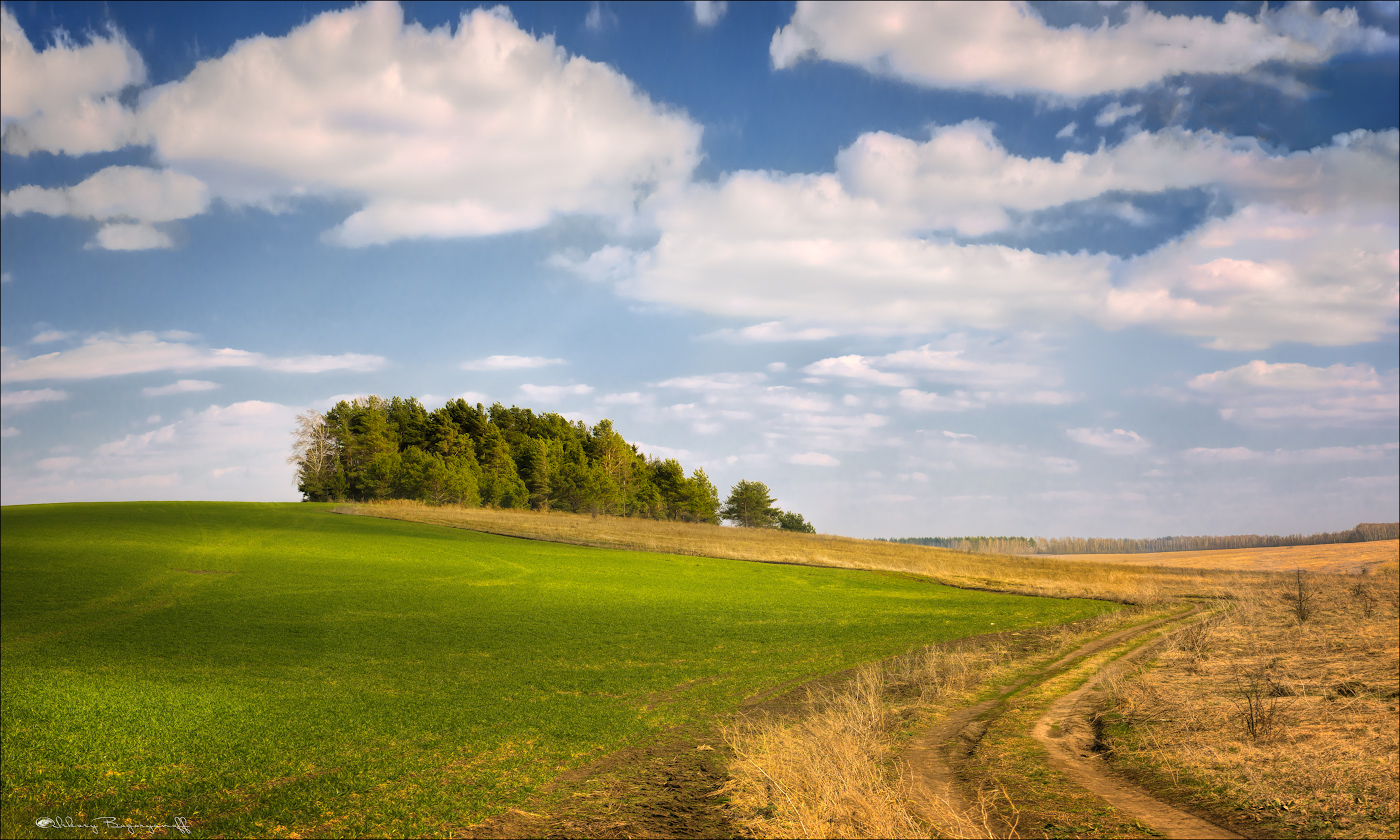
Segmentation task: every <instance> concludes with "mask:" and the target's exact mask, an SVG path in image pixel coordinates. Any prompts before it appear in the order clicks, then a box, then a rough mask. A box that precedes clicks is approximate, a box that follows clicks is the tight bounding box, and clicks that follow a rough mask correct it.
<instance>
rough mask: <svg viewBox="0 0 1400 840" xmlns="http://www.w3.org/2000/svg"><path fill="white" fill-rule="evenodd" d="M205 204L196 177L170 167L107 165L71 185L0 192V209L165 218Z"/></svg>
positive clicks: (191, 211) (206, 193)
mask: <svg viewBox="0 0 1400 840" xmlns="http://www.w3.org/2000/svg"><path fill="white" fill-rule="evenodd" d="M208 206H209V190H208V188H207V187H206V186H205V185H204V184H203V182H201V181H200V180H199V179H198V178H194V177H191V176H189V175H186V174H184V173H182V172H176V171H174V170H170V169H165V170H158V169H149V168H147V167H144V166H109V167H107V168H106V169H103V170H100V171H99V172H97V173H96V174H94V175H92V176H91V177H89V178H88V179H87V180H85V181H83V182H81V183H79V184H77V185H75V186H72V187H58V188H53V189H48V188H44V187H35V186H25V187H19V188H17V189H13V190H11V191H9V192H7V193H5V195H4V198H3V211H2V212H3V213H4V214H5V215H9V214H11V213H13V214H16V215H19V214H23V213H43V214H44V215H47V216H75V217H77V218H80V219H98V220H102V221H105V220H107V219H131V220H135V221H140V222H170V221H174V220H176V219H187V218H189V217H190V216H196V215H199V214H200V213H203V212H204V211H205V209H207V208H208Z"/></svg>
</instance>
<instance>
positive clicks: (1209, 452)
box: [1182, 443, 1400, 465]
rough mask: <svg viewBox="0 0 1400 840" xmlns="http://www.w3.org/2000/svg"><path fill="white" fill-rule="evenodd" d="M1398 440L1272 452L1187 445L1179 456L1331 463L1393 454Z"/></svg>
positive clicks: (1203, 459) (1216, 461)
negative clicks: (1187, 447)
mask: <svg viewBox="0 0 1400 840" xmlns="http://www.w3.org/2000/svg"><path fill="white" fill-rule="evenodd" d="M1397 449H1400V444H1395V443H1382V444H1365V445H1361V446H1324V447H1318V448H1315V449H1275V450H1273V451H1272V452H1256V451H1254V450H1252V449H1249V448H1248V447H1245V446H1232V447H1228V448H1222V449H1211V448H1208V447H1199V446H1198V447H1195V448H1192V449H1187V450H1186V451H1184V452H1183V453H1182V456H1183V457H1184V458H1185V459H1186V460H1188V461H1192V462H1195V463H1199V464H1238V463H1243V462H1246V461H1257V462H1259V463H1264V464H1280V465H1292V464H1331V463H1347V462H1355V461H1383V460H1386V459H1388V458H1394V457H1395V454H1396V451H1397Z"/></svg>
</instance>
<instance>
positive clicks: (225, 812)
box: [0, 503, 1106, 837]
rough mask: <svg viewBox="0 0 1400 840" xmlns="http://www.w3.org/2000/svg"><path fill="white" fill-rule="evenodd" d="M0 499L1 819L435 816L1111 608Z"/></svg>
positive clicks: (509, 798)
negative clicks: (919, 650)
mask: <svg viewBox="0 0 1400 840" xmlns="http://www.w3.org/2000/svg"><path fill="white" fill-rule="evenodd" d="M0 516H2V517H3V522H2V523H0V527H2V528H3V579H4V588H3V593H2V594H3V616H4V620H3V624H2V625H0V645H2V647H0V651H2V652H3V675H4V679H3V707H4V716H3V748H4V760H3V781H4V793H3V796H4V798H3V810H4V813H3V825H0V829H3V833H4V834H5V835H6V836H13V835H14V834H15V833H16V832H25V833H33V832H34V831H35V830H34V829H33V828H32V825H33V819H34V818H35V817H36V816H71V817H73V818H75V819H79V820H81V819H82V818H84V817H86V818H92V817H99V816H114V817H118V818H120V819H122V820H131V821H135V822H148V823H149V822H169V821H171V820H172V819H173V818H174V817H175V816H183V817H186V818H188V819H190V820H192V821H193V822H194V823H195V826H196V832H195V833H196V834H197V835H208V834H228V835H246V834H255V835H273V836H276V835H282V836H285V835H287V834H290V833H293V832H305V831H312V830H317V831H319V832H320V833H326V834H339V835H354V834H366V833H368V834H391V835H404V834H419V833H439V832H444V831H446V830H449V829H450V828H451V827H453V826H460V825H464V824H468V823H471V822H474V821H476V820H479V819H481V818H482V817H484V816H486V815H488V814H491V813H494V812H498V811H500V810H503V809H504V808H506V807H508V806H510V805H512V804H514V803H518V802H520V801H522V800H523V799H524V797H525V796H527V795H528V794H529V793H530V791H531V790H533V789H535V788H536V787H538V785H539V784H541V783H543V782H544V781H546V780H548V779H549V778H552V777H553V776H555V775H557V773H558V772H560V771H561V770H562V769H564V768H567V767H572V766H577V765H579V764H582V763H584V762H586V761H588V760H589V759H590V758H593V757H595V756H597V755H598V754H599V753H601V752H605V751H612V750H614V749H616V748H618V747H619V746H621V745H623V744H626V743H629V742H635V741H636V740H637V739H639V738H642V737H645V736H646V735H647V733H652V732H656V731H658V730H661V729H664V728H666V727H670V726H674V725H680V724H687V723H699V722H704V721H707V720H708V719H710V718H711V717H712V716H713V715H714V714H716V713H722V712H724V711H726V710H728V709H732V708H733V707H734V706H735V705H736V704H737V702H738V701H739V700H740V699H742V698H743V697H745V696H747V695H749V694H751V693H754V692H756V691H759V690H761V689H763V688H765V687H767V686H771V685H774V684H776V683H780V682H783V681H785V680H789V679H793V678H798V677H805V676H809V675H814V674H818V673H823V672H827V671H831V670H834V669H838V668H842V667H846V666H849V665H851V664H853V663H856V662H860V661H864V660H870V659H874V658H878V657H882V656H886V655H889V654H892V653H895V652H898V651H902V650H904V649H906V648H907V647H909V646H910V645H914V644H919V643H927V642H932V641H937V640H940V639H948V638H956V637H960V636H966V635H972V634H977V633H983V632H986V631H988V630H1000V629H1008V628H1011V627H1016V626H1028V625H1044V624H1052V623H1060V622H1064V621H1069V620H1072V619H1075V618H1078V617H1082V616H1085V615H1089V614H1093V613H1096V612H1100V611H1102V610H1104V609H1106V607H1105V605H1103V604H1098V603H1090V602H1083V601H1060V600H1053V601H1048V600H1041V599H1032V598H1024V597H1017V596H1006V595H992V594H986V593H974V592H963V591H958V590H953V589H947V588H943V587H938V586H933V585H930V584H928V583H926V582H922V581H917V580H913V579H911V578H908V577H906V576H902V575H893V574H872V573H868V572H867V573H862V572H852V571H846V570H841V569H822V568H810V567H796V566H774V565H758V564H750V563H740V562H734V561H731V560H715V559H709V558H703V557H681V556H674V555H659V554H645V553H637V552H624V551H608V550H600V549H595V548H582V547H576V546H568V545H559V544H554V543H543V542H530V541H521V540H514V539H508V538H503V537H495V536H489V535H484V534H477V533H473V532H469V531H461V530H453V529H446V528H434V527H425V526H423V525H418V524H411V523H403V522H393V521H386V520H382V519H372V518H368V517H347V516H336V515H332V514H331V513H330V512H329V510H327V509H326V508H323V507H320V506H314V505H253V504H215V503H207V504H206V503H166V504H161V503H133V504H91V505H56V506H33V507H22V508H6V509H4V510H3V512H0ZM191 572H216V573H215V574H192V573H191ZM66 833H69V834H72V836H78V835H79V833H78V832H76V831H73V832H66ZM87 833H88V834H90V832H87ZM64 834H65V832H55V831H54V830H52V829H51V830H48V831H46V832H44V836H49V837H53V836H63V835H64Z"/></svg>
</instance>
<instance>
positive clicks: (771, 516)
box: [719, 481, 778, 528]
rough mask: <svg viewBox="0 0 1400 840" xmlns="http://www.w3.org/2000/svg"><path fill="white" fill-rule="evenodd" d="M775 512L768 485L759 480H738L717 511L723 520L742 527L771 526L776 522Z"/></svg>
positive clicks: (776, 511) (776, 512)
mask: <svg viewBox="0 0 1400 840" xmlns="http://www.w3.org/2000/svg"><path fill="white" fill-rule="evenodd" d="M777 514H778V509H777V508H775V507H773V496H772V494H771V493H770V492H769V491H768V485H767V484H764V483H763V482H761V481H740V482H739V483H738V484H736V485H734V487H733V488H732V489H731V490H730V491H729V498H728V499H726V500H725V502H724V508H723V509H721V510H720V512H719V515H720V517H721V518H723V519H724V520H725V521H727V522H733V523H735V524H736V525H739V526H741V527H743V528H772V527H773V526H774V525H776V524H777V520H776V517H777Z"/></svg>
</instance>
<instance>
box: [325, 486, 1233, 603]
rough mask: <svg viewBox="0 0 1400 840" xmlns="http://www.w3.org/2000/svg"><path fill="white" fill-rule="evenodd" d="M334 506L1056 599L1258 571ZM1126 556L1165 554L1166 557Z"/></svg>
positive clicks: (1136, 599)
mask: <svg viewBox="0 0 1400 840" xmlns="http://www.w3.org/2000/svg"><path fill="white" fill-rule="evenodd" d="M338 510H340V511H342V512H345V513H353V514H359V515H363V516H374V517H383V518H385V519H402V520H407V521H411V522H425V523H431V524H436V525H448V526H451V527H454V528H467V529H470V530H473V531H485V532H487V533H494V534H501V535H507V536H515V537H527V538H529V539H537V540H548V541H551V542H561V543H571V544H574V545H589V546H594V547H598V548H625V549H631V550H634V551H661V552H667V553H671V554H687V555H697V556H704V557H728V558H731V559H735V560H754V561H758V562H764V563H801V564H804V565H812V566H832V567H836V568H844V569H872V570H882V571H893V572H907V573H912V574H917V575H922V576H925V577H929V578H932V579H934V580H937V581H939V582H941V583H947V584H950V585H952V586H960V587H972V588H977V587H985V588H989V589H998V590H1002V591H1012V592H1019V593H1023V594H1027V595H1047V596H1051V597H1057V598H1058V597H1080V598H1085V597H1087V598H1103V599H1109V600H1117V601H1122V602H1124V603H1130V604H1153V603H1160V602H1163V601H1168V600H1171V599H1173V598H1177V597H1181V596H1183V595H1186V596H1206V597H1218V596H1224V597H1229V595H1230V593H1232V592H1234V591H1235V590H1237V589H1239V588H1240V587H1241V586H1242V585H1246V584H1250V583H1254V582H1257V580H1258V579H1259V576H1260V575H1259V573H1258V572H1257V571H1251V570H1239V571H1221V570H1217V569H1199V570H1198V569H1185V568H1174V567H1171V566H1159V565H1155V564H1148V565H1128V564H1123V563H1113V562H1107V561H1104V560H1102V559H1100V556H1099V555H1078V556H1077V557H1075V558H1074V559H1064V558H1058V557H1045V556H1039V555H1032V556H1021V555H1008V554H972V553H969V552H965V551H952V550H950V549H946V548H932V547H929V546H923V545H906V544H902V543H890V542H880V541H876V540H858V539H852V538H850V537H839V536H834V535H831V534H797V533H793V532H791V531H778V530H774V529H770V528H717V527H715V526H713V525H701V524H687V523H683V522H660V521H657V520H653V519H641V518H632V517H628V518H623V517H618V516H588V515H585V514H577V513H559V512H550V513H538V512H536V511H528V510H497V509H490V508H462V507H452V506H448V505H444V506H442V507H429V506H426V505H422V504H419V503H417V502H402V501H393V502H377V503H374V504H348V505H342V506H341V507H340V508H338ZM1115 556H1117V555H1115ZM1135 556H1137V557H1156V558H1164V557H1168V556H1174V555H1166V554H1154V555H1135ZM1165 562H1166V561H1164V560H1158V561H1156V563H1165Z"/></svg>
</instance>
